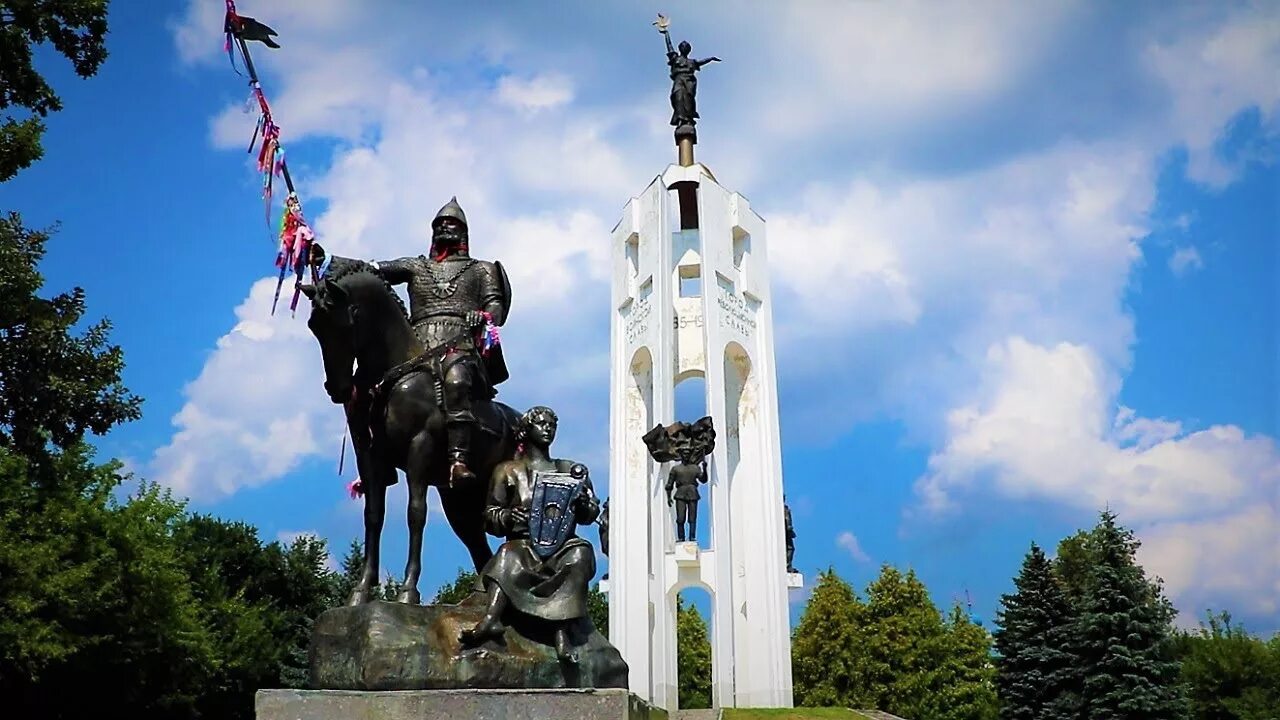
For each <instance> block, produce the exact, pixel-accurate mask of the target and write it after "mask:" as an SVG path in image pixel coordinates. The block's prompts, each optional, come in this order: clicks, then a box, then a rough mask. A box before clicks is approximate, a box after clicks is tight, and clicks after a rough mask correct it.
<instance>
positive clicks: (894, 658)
mask: <svg viewBox="0 0 1280 720" xmlns="http://www.w3.org/2000/svg"><path fill="white" fill-rule="evenodd" d="M866 595H867V604H866V612H865V614H864V616H863V617H864V620H863V630H864V637H865V642H866V647H867V651H868V653H869V660H868V663H867V681H868V683H867V684H868V687H869V690H870V697H869V698H868V700H869V701H870V704H871V705H872V706H873V707H876V708H879V709H881V710H884V711H886V712H889V713H892V714H894V715H902V716H903V717H909V718H913V719H914V720H930V717H929V715H928V707H927V704H926V701H927V700H928V698H929V696H930V695H931V694H933V693H935V692H937V690H938V687H937V681H938V679H939V678H938V675H937V674H936V672H935V671H936V669H937V668H939V667H940V666H941V665H942V664H943V663H944V662H945V660H946V654H945V653H946V639H945V632H946V631H945V628H944V626H943V622H942V615H941V614H940V613H939V612H938V609H937V607H936V606H935V605H934V604H933V601H932V600H931V599H930V597H929V591H928V589H927V588H925V586H924V583H922V582H920V579H919V578H918V577H916V574H915V572H914V571H908V572H907V573H906V574H905V575H904V574H903V573H902V572H901V571H899V570H898V569H897V568H894V567H891V566H889V565H884V566H883V567H881V570H880V575H879V577H877V578H876V579H875V580H874V581H872V582H871V584H870V585H868V586H867V592H866Z"/></svg>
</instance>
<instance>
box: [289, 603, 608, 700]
mask: <svg viewBox="0 0 1280 720" xmlns="http://www.w3.org/2000/svg"><path fill="white" fill-rule="evenodd" d="M478 597H479V602H478V603H471V604H465V603H464V604H460V605H407V604H404V603H392V602H381V601H378V602H371V603H367V604H364V605H357V606H354V607H341V608H334V609H332V610H328V611H326V612H324V613H322V614H321V615H320V617H319V618H317V619H316V623H315V626H314V629H313V630H312V635H311V653H310V666H311V674H310V682H309V686H310V688H311V689H314V690H435V689H468V688H470V689H522V688H625V687H626V686H627V664H626V663H625V662H623V660H622V656H621V655H619V654H618V651H617V649H615V648H614V647H613V646H612V645H610V644H609V641H608V640H606V639H605V637H604V636H603V635H601V634H600V633H599V632H597V631H596V630H595V628H594V627H592V626H591V621H590V620H587V619H585V618H583V619H582V621H580V622H578V623H576V624H575V625H574V626H573V627H572V628H571V634H572V635H573V637H572V639H573V641H574V646H575V647H576V648H577V655H578V658H577V662H576V663H565V662H563V661H561V660H560V659H559V658H558V656H557V654H556V647H555V633H554V632H552V631H550V630H549V629H548V628H546V627H545V626H544V625H542V624H539V623H532V622H520V621H519V620H518V619H517V620H515V621H513V623H512V624H510V625H507V626H506V627H505V628H504V632H503V635H502V636H501V637H500V638H495V639H492V640H487V641H486V642H484V643H483V644H480V645H478V646H476V647H466V646H464V645H463V644H462V642H461V641H460V640H459V637H460V635H461V633H462V631H463V630H464V629H466V628H470V627H474V626H475V625H476V624H477V623H479V622H480V621H481V620H482V619H483V618H484V615H485V605H484V603H483V596H478Z"/></svg>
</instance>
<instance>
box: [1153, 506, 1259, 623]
mask: <svg viewBox="0 0 1280 720" xmlns="http://www.w3.org/2000/svg"><path fill="white" fill-rule="evenodd" d="M1142 536H1143V538H1142V539H1143V543H1144V544H1143V546H1142V547H1141V548H1140V549H1139V551H1138V560H1139V562H1141V563H1142V564H1143V565H1144V566H1145V567H1146V568H1147V569H1148V570H1149V571H1150V572H1151V573H1153V574H1154V575H1156V576H1158V577H1160V578H1162V579H1163V580H1164V582H1165V587H1166V589H1167V590H1168V592H1169V593H1170V594H1172V595H1173V596H1174V597H1177V598H1179V600H1180V602H1178V607H1179V609H1180V610H1181V618H1180V621H1181V624H1183V625H1185V626H1191V627H1194V626H1195V624H1196V622H1198V621H1200V620H1203V619H1204V611H1205V610H1213V611H1215V612H1216V611H1221V610H1232V611H1233V612H1235V613H1236V614H1243V613H1255V614H1257V615H1260V616H1271V615H1275V613H1276V612H1278V611H1280V550H1278V548H1280V512H1277V509H1276V506H1275V504H1274V500H1273V501H1272V503H1271V504H1268V503H1267V502H1265V501H1264V502H1261V503H1259V504H1255V505H1250V506H1245V507H1241V508H1240V509H1239V510H1237V511H1235V512H1232V513H1228V514H1225V515H1221V516H1214V517H1210V518H1205V519H1201V520H1193V521H1187V522H1175V523H1163V524H1159V525H1156V526H1154V527H1152V528H1150V529H1147V530H1145V531H1144V532H1143V533H1142Z"/></svg>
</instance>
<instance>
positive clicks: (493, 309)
mask: <svg viewBox="0 0 1280 720" xmlns="http://www.w3.org/2000/svg"><path fill="white" fill-rule="evenodd" d="M481 267H482V270H481V273H480V309H481V310H484V311H485V312H487V313H489V314H490V315H492V316H493V324H494V325H502V324H503V323H505V322H506V321H507V313H508V312H509V311H510V310H511V308H509V307H507V306H506V304H505V303H506V293H504V292H503V288H502V276H501V275H499V270H498V266H496V265H494V264H493V263H484V264H483V265H482V266H481Z"/></svg>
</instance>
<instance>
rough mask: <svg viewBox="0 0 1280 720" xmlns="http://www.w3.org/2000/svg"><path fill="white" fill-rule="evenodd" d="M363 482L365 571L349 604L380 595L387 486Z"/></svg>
mask: <svg viewBox="0 0 1280 720" xmlns="http://www.w3.org/2000/svg"><path fill="white" fill-rule="evenodd" d="M361 484H362V485H363V486H364V571H363V572H362V573H361V574H360V582H358V583H356V586H355V588H354V589H353V590H352V592H351V598H350V600H349V601H348V602H347V604H348V605H363V604H364V603H367V602H369V601H370V600H374V599H376V598H377V596H378V555H379V552H380V550H381V547H380V546H381V544H382V522H383V518H384V516H385V515H386V510H387V487H386V485H385V484H383V483H380V482H376V481H374V482H366V481H363V480H362V481H361Z"/></svg>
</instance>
